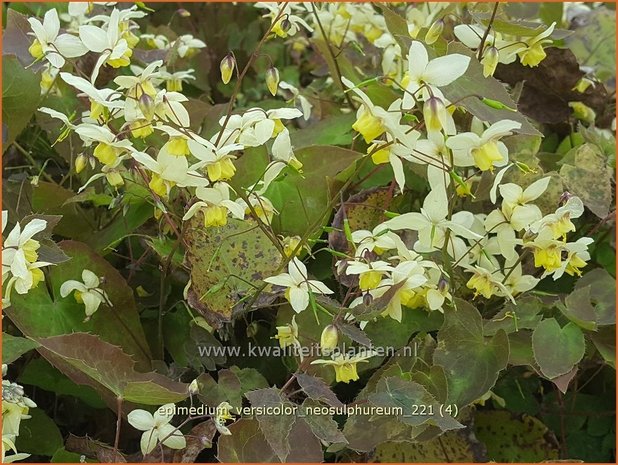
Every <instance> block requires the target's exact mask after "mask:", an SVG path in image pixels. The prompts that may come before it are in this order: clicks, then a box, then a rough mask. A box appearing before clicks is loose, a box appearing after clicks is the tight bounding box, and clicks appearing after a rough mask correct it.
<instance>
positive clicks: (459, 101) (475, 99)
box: [442, 42, 541, 136]
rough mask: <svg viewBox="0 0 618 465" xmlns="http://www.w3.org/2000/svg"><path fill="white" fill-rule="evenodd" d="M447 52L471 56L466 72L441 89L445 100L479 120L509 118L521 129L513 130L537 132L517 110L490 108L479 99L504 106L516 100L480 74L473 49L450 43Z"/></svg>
mask: <svg viewBox="0 0 618 465" xmlns="http://www.w3.org/2000/svg"><path fill="white" fill-rule="evenodd" d="M448 53H449V54H451V53H459V54H462V55H466V56H469V57H470V58H471V59H470V64H469V65H468V70H467V71H466V73H465V74H464V75H463V76H461V77H460V78H459V79H457V80H455V81H454V82H453V83H451V84H449V85H448V86H445V87H443V88H442V91H443V92H444V96H445V97H446V98H447V99H449V101H451V102H453V103H455V104H456V105H459V106H462V107H464V108H465V109H466V110H467V111H469V112H470V113H472V114H473V115H474V116H476V117H477V118H479V119H480V120H482V121H487V122H489V123H496V122H498V121H502V120H505V119H510V120H513V121H517V122H519V123H521V128H520V129H517V130H516V131H515V132H517V133H521V134H529V135H533V136H540V135H541V133H540V132H539V131H537V130H536V129H535V128H534V127H533V126H532V125H531V124H530V122H529V121H528V120H527V119H526V117H525V116H523V115H522V114H521V113H519V112H514V111H512V110H506V109H496V108H492V107H490V106H487V105H486V104H484V103H483V102H482V100H481V99H483V98H488V99H491V100H494V101H497V102H500V103H501V104H502V105H504V106H505V107H507V108H517V105H516V103H515V102H514V101H513V99H512V98H511V96H510V95H509V94H508V92H507V91H506V90H505V88H504V86H503V85H502V84H501V83H500V82H498V81H497V80H496V79H495V78H493V77H489V78H486V77H485V76H483V69H482V66H481V64H480V63H479V62H478V60H476V59H475V58H474V52H473V51H471V50H470V49H468V48H467V47H465V46H464V45H463V44H460V43H457V42H451V43H450V44H449V46H448Z"/></svg>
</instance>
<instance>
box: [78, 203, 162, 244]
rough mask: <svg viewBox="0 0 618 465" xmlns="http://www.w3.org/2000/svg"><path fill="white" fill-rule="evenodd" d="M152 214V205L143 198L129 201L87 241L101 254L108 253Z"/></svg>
mask: <svg viewBox="0 0 618 465" xmlns="http://www.w3.org/2000/svg"><path fill="white" fill-rule="evenodd" d="M152 214H153V207H152V205H151V204H150V203H148V202H146V201H145V200H139V199H135V201H130V202H128V203H127V204H126V208H124V209H123V211H122V214H120V215H117V217H116V218H115V219H114V220H113V221H112V222H110V224H108V225H107V226H105V228H103V229H102V230H100V231H97V232H96V234H94V235H93V236H92V238H91V239H90V240H89V241H88V243H89V245H91V246H92V247H93V248H94V249H95V250H97V251H98V252H100V253H101V254H107V253H110V252H111V251H112V250H113V249H114V247H116V246H117V245H118V244H119V243H120V242H121V241H122V240H123V239H124V238H125V237H127V236H128V235H130V234H132V233H134V232H135V230H136V229H137V228H139V227H140V226H142V225H143V224H144V223H146V221H148V220H149V219H150V218H152Z"/></svg>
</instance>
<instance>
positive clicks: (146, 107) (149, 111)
mask: <svg viewBox="0 0 618 465" xmlns="http://www.w3.org/2000/svg"><path fill="white" fill-rule="evenodd" d="M138 105H139V109H140V111H141V112H142V115H144V118H145V119H146V120H147V121H150V120H152V118H154V115H155V103H154V100H153V98H152V97H151V96H150V95H148V94H147V93H145V92H144V93H143V94H142V95H141V96H140V98H139V101H138Z"/></svg>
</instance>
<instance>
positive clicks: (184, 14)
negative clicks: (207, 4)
mask: <svg viewBox="0 0 618 465" xmlns="http://www.w3.org/2000/svg"><path fill="white" fill-rule="evenodd" d="M176 13H178V16H180V17H181V18H188V17H189V16H191V12H190V11H188V10H185V9H184V8H180V9H179V10H177V11H176Z"/></svg>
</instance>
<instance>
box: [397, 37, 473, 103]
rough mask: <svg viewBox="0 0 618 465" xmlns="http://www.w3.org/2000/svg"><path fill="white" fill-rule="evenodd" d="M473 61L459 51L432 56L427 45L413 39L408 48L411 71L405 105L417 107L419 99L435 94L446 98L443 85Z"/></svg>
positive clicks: (462, 72)
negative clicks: (430, 57)
mask: <svg viewBox="0 0 618 465" xmlns="http://www.w3.org/2000/svg"><path fill="white" fill-rule="evenodd" d="M469 63H470V57H468V56H466V55H461V54H459V53H451V54H449V55H445V56H442V57H438V58H434V59H433V60H429V56H428V55H427V49H426V48H425V46H424V45H423V44H422V43H421V42H419V41H416V40H415V41H413V42H412V44H411V45H410V50H409V51H408V74H407V76H406V78H405V80H404V82H405V84H406V91H405V93H404V95H403V105H404V107H405V108H414V106H415V104H416V101H417V100H421V101H425V100H427V99H429V98H430V97H431V96H437V97H439V98H441V99H442V100H444V95H443V94H442V92H441V91H440V89H439V88H440V87H443V86H446V85H448V84H450V83H451V82H453V81H455V79H458V78H460V77H461V76H463V74H464V73H465V72H466V70H467V69H468V64H469ZM421 89H422V90H421Z"/></svg>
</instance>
